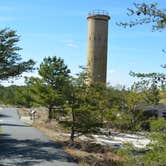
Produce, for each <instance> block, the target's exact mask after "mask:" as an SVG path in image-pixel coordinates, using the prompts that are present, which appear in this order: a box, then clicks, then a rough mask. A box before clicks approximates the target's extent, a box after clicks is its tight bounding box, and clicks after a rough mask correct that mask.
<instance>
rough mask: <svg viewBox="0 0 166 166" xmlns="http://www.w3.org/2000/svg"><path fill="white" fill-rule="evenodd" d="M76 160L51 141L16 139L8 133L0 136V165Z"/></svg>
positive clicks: (18, 165)
mask: <svg viewBox="0 0 166 166" xmlns="http://www.w3.org/2000/svg"><path fill="white" fill-rule="evenodd" d="M54 160H57V161H61V162H76V161H74V160H73V159H72V158H71V157H70V156H68V155H67V154H66V153H64V152H63V150H61V146H60V145H59V144H56V143H54V142H52V141H49V142H42V141H40V140H29V139H27V140H17V139H12V138H11V137H10V135H7V134H1V137H0V166H5V165H10V164H11V161H12V162H13V161H14V165H15V166H22V165H25V166H33V165H35V164H40V163H41V164H42V162H43V161H49V162H51V161H54Z"/></svg>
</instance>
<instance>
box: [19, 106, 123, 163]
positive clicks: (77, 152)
mask: <svg viewBox="0 0 166 166" xmlns="http://www.w3.org/2000/svg"><path fill="white" fill-rule="evenodd" d="M46 113H47V112H46V111H44V112H43V109H40V110H37V114H38V116H37V117H38V118H37V119H36V120H35V122H34V123H33V126H34V127H36V128H38V129H39V130H41V131H42V132H43V133H44V134H45V135H47V136H48V137H49V138H50V139H52V140H55V141H56V142H58V143H59V144H61V145H62V147H63V149H64V150H65V152H67V153H68V154H70V155H71V156H72V157H73V158H74V159H76V160H77V161H78V162H79V165H81V166H110V165H117V163H121V161H122V158H120V157H119V156H117V155H116V154H114V153H113V151H112V148H111V147H108V146H102V145H99V144H96V143H92V142H88V141H81V140H79V139H78V138H77V139H75V144H74V146H72V147H71V146H69V138H70V133H69V132H68V131H67V130H66V129H65V128H63V127H62V126H61V125H59V123H57V122H56V121H55V120H52V121H51V122H49V123H48V122H47V114H46ZM19 114H20V115H21V116H28V110H27V109H25V108H24V109H20V110H19Z"/></svg>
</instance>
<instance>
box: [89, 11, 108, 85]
mask: <svg viewBox="0 0 166 166" xmlns="http://www.w3.org/2000/svg"><path fill="white" fill-rule="evenodd" d="M87 19H88V50H87V51H88V53H87V54H88V55H87V69H88V73H89V79H90V80H89V81H90V82H91V83H96V82H97V83H106V75H107V43H108V21H109V19H110V16H109V14H108V12H106V11H93V12H90V13H89V14H88V17H87Z"/></svg>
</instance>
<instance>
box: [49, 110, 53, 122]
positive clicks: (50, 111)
mask: <svg viewBox="0 0 166 166" xmlns="http://www.w3.org/2000/svg"><path fill="white" fill-rule="evenodd" d="M51 119H52V107H49V108H48V122H50V121H51Z"/></svg>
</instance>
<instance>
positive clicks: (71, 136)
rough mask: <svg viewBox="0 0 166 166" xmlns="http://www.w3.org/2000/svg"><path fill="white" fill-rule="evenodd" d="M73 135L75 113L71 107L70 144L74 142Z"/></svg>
mask: <svg viewBox="0 0 166 166" xmlns="http://www.w3.org/2000/svg"><path fill="white" fill-rule="evenodd" d="M74 136H75V114H74V110H73V108H72V126H71V134H70V145H71V146H72V145H73V144H74Z"/></svg>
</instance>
